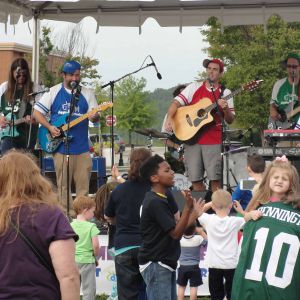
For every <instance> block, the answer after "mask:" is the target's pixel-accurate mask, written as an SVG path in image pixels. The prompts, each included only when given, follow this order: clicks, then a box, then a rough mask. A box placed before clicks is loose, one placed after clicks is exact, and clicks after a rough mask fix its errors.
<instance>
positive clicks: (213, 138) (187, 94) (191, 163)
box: [166, 59, 234, 191]
mask: <svg viewBox="0 0 300 300" xmlns="http://www.w3.org/2000/svg"><path fill="white" fill-rule="evenodd" d="M203 66H204V67H205V68H206V72H207V80H205V81H204V82H194V83H191V84H190V85H188V86H187V87H186V88H185V89H184V90H183V91H182V92H181V93H180V94H179V95H178V96H177V97H175V98H174V100H173V101H172V103H171V105H170V107H169V109H168V119H167V122H166V130H170V129H171V128H172V118H173V117H174V116H175V114H176V112H177V109H178V108H179V107H180V106H185V105H193V104H195V103H197V102H199V101H204V99H205V98H206V99H207V98H209V99H210V100H211V102H212V103H215V98H216V99H219V98H221V93H222V89H221V85H220V83H219V79H220V77H221V76H222V74H223V71H224V64H223V62H222V61H221V60H219V59H211V60H210V59H205V60H204V61H203ZM212 90H213V92H212ZM228 94H230V91H229V90H228V89H225V90H224V91H223V93H222V96H226V95H228ZM214 95H215V97H214ZM217 101H218V109H217V110H214V111H213V112H212V116H213V122H211V123H210V124H208V125H207V126H205V127H203V128H201V130H200V131H199V133H200V134H199V137H198V139H197V141H196V142H195V143H194V144H192V145H190V144H187V145H186V146H185V162H186V166H187V169H188V176H189V180H190V181H191V182H192V184H193V189H194V190H195V191H202V190H204V188H205V186H204V184H203V178H204V172H205V171H206V173H207V174H206V175H207V178H208V179H209V180H210V184H211V189H212V191H215V190H216V189H218V188H220V187H221V184H220V179H221V176H222V174H221V165H222V161H221V159H222V158H221V143H222V140H221V139H222V118H224V120H225V121H226V123H228V124H230V123H232V122H233V120H234V107H233V99H232V98H231V99H229V100H228V101H225V100H224V99H219V100H217ZM220 114H221V116H220ZM191 121H193V120H191Z"/></svg>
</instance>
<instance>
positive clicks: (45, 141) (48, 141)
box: [38, 102, 113, 153]
mask: <svg viewBox="0 0 300 300" xmlns="http://www.w3.org/2000/svg"><path fill="white" fill-rule="evenodd" d="M112 106H113V104H112V103H111V102H103V103H102V104H100V105H98V106H97V107H96V108H94V109H92V110H91V111H89V112H87V113H86V114H84V115H82V116H80V117H78V118H76V119H74V120H72V121H71V122H70V125H69V128H72V127H73V126H75V125H77V124H79V123H80V122H82V121H83V120H85V119H87V118H88V117H89V116H91V115H93V114H95V113H96V112H99V111H104V110H106V109H108V108H110V107H112ZM68 117H69V114H65V115H62V116H61V117H59V118H58V119H57V120H56V121H55V122H53V123H52V125H53V126H55V127H57V128H58V129H59V130H60V132H61V134H60V136H57V137H53V136H52V135H51V134H50V132H49V130H48V129H47V128H46V127H44V126H41V127H40V128H39V133H38V138H39V143H40V146H41V148H42V150H44V151H46V152H48V153H54V152H55V151H56V150H57V148H58V147H59V145H60V144H61V143H62V142H63V141H64V140H65V138H66V132H67V130H68V124H67V120H68ZM71 139H72V136H68V140H71Z"/></svg>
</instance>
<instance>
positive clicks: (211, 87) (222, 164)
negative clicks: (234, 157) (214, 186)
mask: <svg viewBox="0 0 300 300" xmlns="http://www.w3.org/2000/svg"><path fill="white" fill-rule="evenodd" d="M209 84H210V90H211V92H212V94H213V98H214V101H215V103H216V107H217V109H216V110H217V114H218V115H219V116H220V118H221V126H222V130H221V153H223V152H224V149H225V147H224V138H223V137H224V130H225V127H226V125H225V121H224V118H223V116H222V112H221V111H220V108H219V105H218V99H217V97H216V94H215V92H214V84H213V82H211V81H210V80H209ZM225 159H226V167H227V170H226V186H227V188H226V189H227V191H229V192H230V190H231V188H230V185H229V173H228V166H229V161H228V155H226V157H225ZM223 171H224V162H223V158H222V161H221V180H220V183H221V187H223V181H224V179H223Z"/></svg>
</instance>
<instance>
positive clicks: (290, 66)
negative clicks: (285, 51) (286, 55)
mask: <svg viewBox="0 0 300 300" xmlns="http://www.w3.org/2000/svg"><path fill="white" fill-rule="evenodd" d="M286 67H287V68H288V69H297V68H298V67H299V66H296V65H286Z"/></svg>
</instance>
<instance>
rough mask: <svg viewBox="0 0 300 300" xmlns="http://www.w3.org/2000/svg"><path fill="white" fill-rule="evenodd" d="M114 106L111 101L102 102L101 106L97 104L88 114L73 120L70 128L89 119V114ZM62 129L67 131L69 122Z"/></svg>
mask: <svg viewBox="0 0 300 300" xmlns="http://www.w3.org/2000/svg"><path fill="white" fill-rule="evenodd" d="M112 106H113V104H112V103H111V102H104V103H102V104H100V105H99V106H97V107H96V108H94V109H92V110H91V111H89V112H87V113H86V114H84V115H82V116H80V117H78V118H76V119H74V120H73V121H71V122H70V125H69V128H72V127H73V126H75V125H77V124H78V123H80V122H81V121H83V120H85V119H87V118H88V117H89V116H92V115H93V114H95V113H96V112H99V111H103V110H106V109H108V108H111V107H112ZM61 129H62V130H63V131H67V129H68V124H65V125H63V126H62V127H61Z"/></svg>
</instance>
